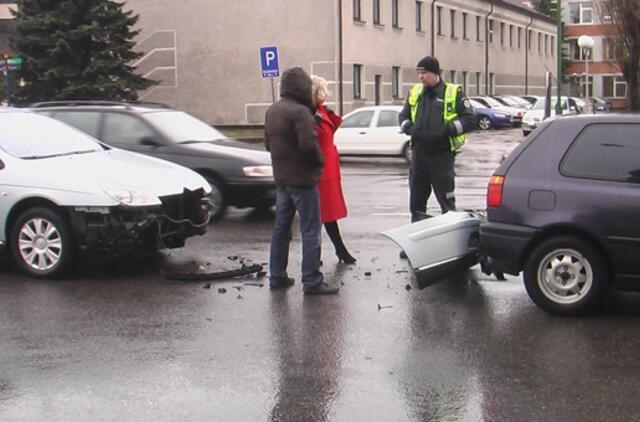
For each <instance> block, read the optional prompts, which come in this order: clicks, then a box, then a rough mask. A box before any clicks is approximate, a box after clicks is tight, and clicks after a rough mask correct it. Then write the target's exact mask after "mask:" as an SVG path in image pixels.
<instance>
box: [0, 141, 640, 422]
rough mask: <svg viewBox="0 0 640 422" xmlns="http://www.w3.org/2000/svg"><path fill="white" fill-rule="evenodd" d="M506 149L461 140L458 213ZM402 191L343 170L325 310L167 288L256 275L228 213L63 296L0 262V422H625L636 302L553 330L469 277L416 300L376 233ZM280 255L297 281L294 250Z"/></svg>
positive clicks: (237, 223)
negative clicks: (178, 243)
mask: <svg viewBox="0 0 640 422" xmlns="http://www.w3.org/2000/svg"><path fill="white" fill-rule="evenodd" d="M519 141H520V134H519V131H517V130H513V131H501V132H489V133H483V134H480V135H478V134H475V135H474V136H473V138H472V139H471V141H470V143H469V145H468V146H467V147H466V151H465V152H464V153H463V154H461V156H460V157H459V159H458V168H457V173H458V180H457V198H458V203H459V205H460V207H461V208H470V209H482V208H483V207H484V194H485V186H486V181H487V177H488V176H489V174H490V173H491V171H492V170H493V168H495V166H496V165H497V163H498V162H499V160H500V159H501V157H502V155H504V154H506V153H508V151H510V150H511V149H512V148H513V147H515V145H517V143H518V142H519ZM406 175H407V166H406V164H404V163H403V162H402V161H401V160H396V159H382V160H370V159H362V158H353V159H352V158H347V159H345V163H344V164H343V179H344V180H343V182H344V190H345V195H346V197H347V202H348V205H349V210H350V214H349V217H348V218H347V219H345V220H342V221H341V222H340V227H341V230H342V232H343V235H344V238H345V242H346V243H347V246H348V247H349V248H350V249H351V250H352V252H353V254H354V255H355V256H356V257H357V258H358V263H357V264H356V265H353V266H345V265H339V264H337V263H336V259H335V257H334V255H333V254H332V249H331V245H330V242H329V241H328V239H327V238H326V237H325V239H324V240H325V242H324V244H323V261H324V265H323V267H322V268H323V271H324V272H325V274H326V276H327V279H328V280H329V281H330V282H333V283H338V284H341V285H342V287H341V290H340V294H339V295H337V296H332V297H304V296H303V295H302V290H301V287H300V285H299V284H296V285H295V286H294V287H292V288H290V289H289V290H288V291H278V292H270V291H269V290H268V287H267V286H266V280H265V279H264V278H256V277H255V275H252V276H247V277H244V278H237V279H234V280H230V281H219V282H191V283H187V282H179V281H171V280H167V278H166V277H165V273H166V272H170V271H176V270H185V271H187V270H196V271H214V270H222V269H234V268H237V267H238V266H239V265H240V262H244V263H264V262H266V260H267V256H268V242H269V238H270V231H271V224H272V215H257V214H254V213H251V212H250V211H247V210H232V211H231V212H230V213H229V215H228V216H227V217H226V218H225V219H224V220H223V221H222V222H220V223H218V224H215V225H213V226H211V230H210V231H209V233H208V234H207V235H206V236H204V237H201V238H197V239H193V240H191V241H190V242H189V243H188V247H187V248H185V249H181V250H173V251H169V252H164V253H162V254H160V255H159V256H155V257H146V258H141V259H133V258H131V259H119V260H104V261H91V262H84V263H83V264H82V265H81V267H80V268H79V269H78V271H77V274H76V275H75V276H74V277H72V278H70V279H67V280H62V281H35V280H30V279H26V278H24V277H23V276H22V275H20V274H18V273H16V271H15V270H14V269H13V268H12V267H11V266H10V265H9V264H8V262H7V260H6V259H3V260H0V280H1V282H0V338H1V341H0V420H2V421H112V420H119V421H122V420H135V421H142V420H144V421H147V420H154V421H159V420H162V421H178V420H180V421H182V420H185V421H186V420H189V421H191V420H195V421H201V420H202V421H204V420H206V421H212V420H213V421H254V420H256V421H262V420H274V421H286V420H291V421H321V420H329V421H356V420H357V421H603V420H606V421H616V420H620V421H629V420H636V419H637V418H638V416H637V415H638V414H640V402H638V400H637V399H636V397H637V396H638V393H640V386H638V383H637V381H636V380H637V377H638V374H639V373H640V372H639V369H640V368H639V363H638V362H639V359H638V358H640V348H636V346H638V340H637V336H636V333H637V331H638V328H640V297H639V296H638V295H637V294H630V293H625V294H618V295H616V296H615V300H614V303H613V304H612V305H611V309H609V310H608V311H607V312H605V314H604V315H601V316H598V317H593V318H583V319H571V318H556V317H552V316H549V315H547V314H545V313H543V312H542V311H541V310H539V309H538V308H536V307H535V306H534V305H533V303H532V302H531V301H530V300H529V298H528V296H527V295H526V292H525V290H524V287H523V286H522V282H521V279H520V278H519V277H509V278H508V280H507V281H506V282H499V281H497V280H495V279H493V278H492V277H488V276H485V275H482V274H481V273H480V272H479V271H478V270H477V268H473V269H472V270H471V271H470V272H468V273H466V274H461V275H457V276H455V277H452V278H451V279H449V280H446V281H443V282H441V283H439V284H437V285H434V286H431V287H429V288H427V289H424V290H418V289H417V288H416V285H415V280H414V278H413V276H412V274H411V272H410V271H409V268H408V265H407V263H406V261H402V260H400V259H398V248H397V247H396V246H395V245H394V244H393V243H392V242H391V241H389V240H388V239H386V238H385V237H383V236H381V235H380V234H379V233H380V232H381V231H383V230H385V229H388V228H391V227H395V226H398V225H401V224H405V223H406V222H407V221H408V219H409V215H408V213H407V211H406V204H407V199H408V196H407V182H406ZM437 209H438V207H437V205H436V203H435V202H430V211H432V212H434V213H437ZM291 250H292V254H291V262H290V267H289V268H290V271H291V275H292V276H294V277H296V278H297V279H299V263H300V262H299V237H298V236H295V238H294V242H293V244H292V249H291ZM260 283H264V286H263V287H260V286H259V284H260ZM256 284H257V285H256ZM219 289H225V290H226V292H223V291H222V290H219Z"/></svg>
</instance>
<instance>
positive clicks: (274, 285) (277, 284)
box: [269, 277, 295, 289]
mask: <svg viewBox="0 0 640 422" xmlns="http://www.w3.org/2000/svg"><path fill="white" fill-rule="evenodd" d="M294 283H295V280H294V279H293V278H292V277H274V278H270V279H269V288H270V289H286V288H287V287H291V286H293V284H294Z"/></svg>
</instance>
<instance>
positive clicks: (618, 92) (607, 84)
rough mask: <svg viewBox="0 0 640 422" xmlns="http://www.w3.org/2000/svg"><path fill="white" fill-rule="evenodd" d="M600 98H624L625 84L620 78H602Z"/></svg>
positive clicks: (625, 92) (625, 93) (611, 76)
mask: <svg viewBox="0 0 640 422" xmlns="http://www.w3.org/2000/svg"><path fill="white" fill-rule="evenodd" d="M602 96H603V97H605V98H626V96H627V83H626V82H625V80H624V78H623V77H622V76H613V75H610V76H603V77H602Z"/></svg>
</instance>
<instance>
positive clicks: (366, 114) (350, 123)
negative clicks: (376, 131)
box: [341, 111, 373, 128]
mask: <svg viewBox="0 0 640 422" xmlns="http://www.w3.org/2000/svg"><path fill="white" fill-rule="evenodd" d="M372 117H373V111H359V112H357V113H353V114H352V115H351V116H349V117H346V118H345V119H344V121H343V122H342V125H341V126H342V127H343V128H350V127H369V125H370V124H371V118H372Z"/></svg>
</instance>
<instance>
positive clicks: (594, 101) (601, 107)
mask: <svg viewBox="0 0 640 422" xmlns="http://www.w3.org/2000/svg"><path fill="white" fill-rule="evenodd" d="M591 106H592V107H593V109H594V110H595V111H597V112H598V111H599V112H608V111H611V101H609V100H607V99H606V98H602V97H592V98H591Z"/></svg>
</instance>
